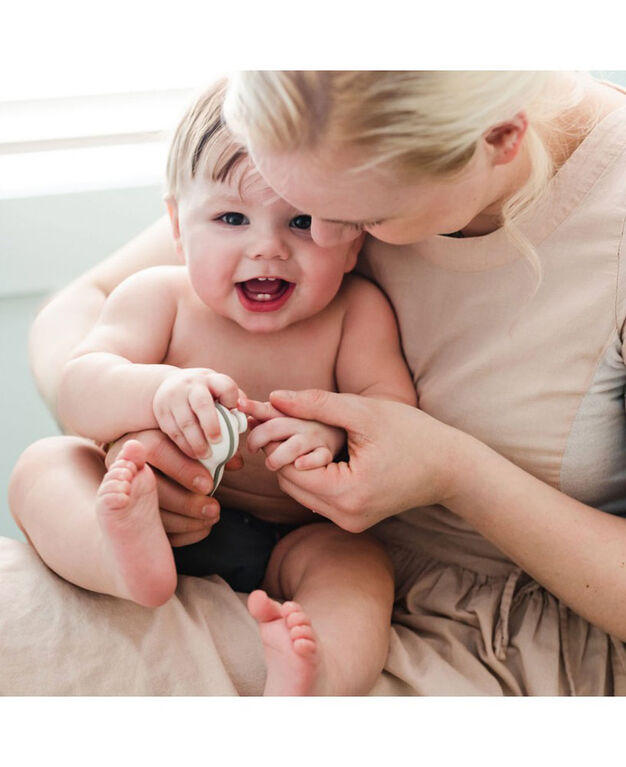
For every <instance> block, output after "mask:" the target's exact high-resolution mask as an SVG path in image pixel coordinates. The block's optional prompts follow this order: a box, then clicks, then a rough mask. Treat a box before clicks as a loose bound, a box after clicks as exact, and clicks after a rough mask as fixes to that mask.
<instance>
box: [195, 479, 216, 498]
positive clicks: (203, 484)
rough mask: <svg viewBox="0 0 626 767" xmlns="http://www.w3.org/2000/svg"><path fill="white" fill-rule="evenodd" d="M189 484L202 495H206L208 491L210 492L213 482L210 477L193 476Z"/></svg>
mask: <svg viewBox="0 0 626 767" xmlns="http://www.w3.org/2000/svg"><path fill="white" fill-rule="evenodd" d="M191 484H192V485H193V486H194V487H195V488H196V490H198V491H199V492H200V493H202V494H203V495H206V494H207V493H208V492H210V491H211V489H212V487H213V483H212V482H211V480H210V479H207V478H206V477H200V476H198V477H195V478H194V480H193V482H192V483H191Z"/></svg>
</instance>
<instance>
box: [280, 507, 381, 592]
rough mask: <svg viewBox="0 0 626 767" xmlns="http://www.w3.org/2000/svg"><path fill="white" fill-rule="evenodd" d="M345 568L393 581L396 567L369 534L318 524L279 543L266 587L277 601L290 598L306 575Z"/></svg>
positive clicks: (292, 534)
mask: <svg viewBox="0 0 626 767" xmlns="http://www.w3.org/2000/svg"><path fill="white" fill-rule="evenodd" d="M346 568H348V569H354V570H359V571H360V570H366V571H367V572H368V573H371V574H373V575H374V577H378V578H387V577H388V578H389V579H391V580H393V565H392V563H391V560H390V558H389V556H388V554H387V552H386V550H385V548H384V546H383V545H382V544H381V543H380V541H378V540H377V539H376V538H374V537H373V536H372V535H370V534H369V533H349V532H346V531H345V530H342V529H341V528H340V527H337V526H336V525H334V524H332V523H330V522H328V523H326V522H319V523H315V524H312V525H306V526H304V527H299V528H298V529H297V530H294V531H293V532H292V533H289V535H287V536H285V538H283V539H282V540H281V541H279V543H278V544H277V545H276V546H275V547H274V550H273V551H272V555H271V557H270V561H269V563H268V566H267V572H266V576H265V586H266V588H267V590H268V592H269V593H270V594H272V595H273V596H275V597H276V598H279V599H285V598H286V599H291V598H293V592H294V590H295V587H296V585H297V584H299V583H300V582H301V581H302V578H303V577H304V576H305V575H306V574H307V573H309V572H311V571H316V572H320V571H321V569H324V570H327V571H328V572H335V571H337V570H342V571H345V570H346Z"/></svg>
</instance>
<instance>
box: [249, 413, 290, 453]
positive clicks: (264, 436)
mask: <svg viewBox="0 0 626 767" xmlns="http://www.w3.org/2000/svg"><path fill="white" fill-rule="evenodd" d="M297 425H298V422H297V421H295V419H293V418H273V419H271V420H270V421H265V422H264V423H262V424H260V425H259V426H255V428H254V429H252V431H251V432H250V433H249V434H248V439H247V444H248V450H249V451H250V452H251V453H256V452H257V450H262V449H263V448H264V447H265V446H266V445H267V444H268V443H270V442H282V441H283V440H285V439H288V438H289V437H292V436H293V435H294V434H295V433H296V432H297Z"/></svg>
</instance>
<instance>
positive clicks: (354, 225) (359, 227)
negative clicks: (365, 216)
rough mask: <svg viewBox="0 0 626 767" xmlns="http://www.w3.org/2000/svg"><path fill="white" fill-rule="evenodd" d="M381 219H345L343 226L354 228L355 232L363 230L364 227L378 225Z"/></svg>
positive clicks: (369, 227)
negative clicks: (354, 220)
mask: <svg viewBox="0 0 626 767" xmlns="http://www.w3.org/2000/svg"><path fill="white" fill-rule="evenodd" d="M381 223H382V221H358V222H353V221H346V222H345V224H344V226H347V227H350V229H356V230H357V232H364V231H365V230H366V229H371V228H372V227H373V226H378V225H379V224H381Z"/></svg>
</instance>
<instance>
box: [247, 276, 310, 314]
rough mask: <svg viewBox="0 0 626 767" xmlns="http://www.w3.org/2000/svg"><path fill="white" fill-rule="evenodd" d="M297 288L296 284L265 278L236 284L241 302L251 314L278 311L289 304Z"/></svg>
mask: <svg viewBox="0 0 626 767" xmlns="http://www.w3.org/2000/svg"><path fill="white" fill-rule="evenodd" d="M295 287H296V285H295V283H294V282H287V280H281V279H278V278H276V279H271V278H264V277H260V278H256V279H254V280H246V281H245V282H237V283H236V284H235V289H236V291H237V296H238V297H239V301H240V302H241V304H242V306H243V307H244V309H247V310H248V311H249V312H275V311H277V310H278V309H280V308H282V307H283V306H284V305H285V304H286V303H287V301H288V300H289V297H290V296H291V294H292V293H293V291H294V288H295Z"/></svg>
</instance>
